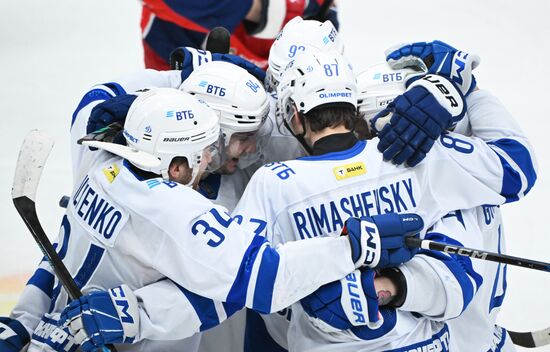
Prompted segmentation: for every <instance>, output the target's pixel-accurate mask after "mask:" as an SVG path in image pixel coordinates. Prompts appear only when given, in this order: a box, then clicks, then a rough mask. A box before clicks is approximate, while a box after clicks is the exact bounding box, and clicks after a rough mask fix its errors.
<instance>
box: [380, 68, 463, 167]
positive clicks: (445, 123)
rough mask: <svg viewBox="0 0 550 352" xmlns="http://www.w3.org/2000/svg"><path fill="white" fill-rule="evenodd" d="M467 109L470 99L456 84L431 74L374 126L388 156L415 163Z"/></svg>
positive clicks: (391, 105)
mask: <svg viewBox="0 0 550 352" xmlns="http://www.w3.org/2000/svg"><path fill="white" fill-rule="evenodd" d="M390 113H391V114H390ZM465 113H466V101H465V99H464V96H463V95H462V93H461V92H460V91H459V90H458V89H457V88H456V86H455V85H454V84H453V83H451V82H450V81H449V80H447V79H446V78H444V77H441V76H437V75H427V76H425V77H423V78H422V79H419V80H417V81H415V82H414V83H413V84H411V85H410V86H409V88H408V89H407V90H406V91H405V93H403V94H402V95H400V96H398V97H397V98H395V99H394V101H393V102H391V103H390V104H388V106H387V107H386V109H384V110H382V111H381V112H379V113H378V114H377V115H376V116H375V117H374V118H373V119H372V120H371V128H372V129H373V130H374V131H376V132H377V133H378V138H379V139H380V141H379V142H378V150H379V151H380V152H382V153H383V155H384V159H385V160H391V161H393V162H394V163H395V164H398V165H399V164H403V163H406V164H407V165H408V166H415V165H417V164H418V163H419V162H421V161H422V160H423V159H424V158H425V157H426V154H427V153H428V152H429V151H430V149H431V148H432V146H433V144H434V142H435V141H436V140H437V139H438V138H439V137H440V136H441V134H442V133H443V132H444V131H445V130H447V129H449V128H452V127H454V126H455V125H456V123H457V122H458V121H460V120H461V119H462V117H464V114H465Z"/></svg>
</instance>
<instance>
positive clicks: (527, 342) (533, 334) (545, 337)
mask: <svg viewBox="0 0 550 352" xmlns="http://www.w3.org/2000/svg"><path fill="white" fill-rule="evenodd" d="M508 334H509V335H510V338H511V339H512V342H513V343H514V345H518V346H522V347H527V348H534V347H541V346H546V345H550V328H546V329H542V330H538V331H529V332H516V331H510V330H508Z"/></svg>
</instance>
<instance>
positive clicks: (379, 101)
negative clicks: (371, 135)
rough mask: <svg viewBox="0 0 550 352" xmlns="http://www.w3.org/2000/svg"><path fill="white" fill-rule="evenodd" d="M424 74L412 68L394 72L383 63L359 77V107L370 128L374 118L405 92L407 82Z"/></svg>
mask: <svg viewBox="0 0 550 352" xmlns="http://www.w3.org/2000/svg"><path fill="white" fill-rule="evenodd" d="M422 74H424V72H422V71H417V70H415V69H412V68H402V69H399V70H394V69H392V68H391V67H390V66H389V65H388V63H387V62H382V63H379V64H376V65H373V66H371V67H369V68H367V69H366V70H365V71H363V72H361V73H360V74H358V75H357V107H358V109H359V112H360V113H362V114H363V118H364V119H365V120H366V121H367V124H368V126H369V128H371V127H372V126H371V120H372V118H373V117H374V116H376V114H378V113H379V112H380V111H382V110H384V109H385V108H386V107H387V106H388V104H389V103H391V102H392V101H393V100H394V99H395V97H397V96H398V95H401V94H403V93H404V92H405V90H406V86H405V83H406V82H407V80H408V79H410V78H411V77H413V76H415V75H422Z"/></svg>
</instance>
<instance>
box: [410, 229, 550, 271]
mask: <svg viewBox="0 0 550 352" xmlns="http://www.w3.org/2000/svg"><path fill="white" fill-rule="evenodd" d="M405 243H406V244H407V246H409V247H416V248H423V249H431V250H434V251H439V252H445V253H449V254H456V255H462V256H465V257H470V258H475V259H482V260H489V261H492V262H497V263H503V264H510V265H514V266H520V267H523V268H529V269H535V270H541V271H546V272H550V263H545V262H539V261H536V260H531V259H525V258H519V257H514V256H511V255H506V254H499V253H494V252H487V251H483V250H480V249H472V248H467V247H460V246H453V245H450V244H446V243H440V242H434V241H430V240H421V239H419V238H416V237H407V238H406V239H405Z"/></svg>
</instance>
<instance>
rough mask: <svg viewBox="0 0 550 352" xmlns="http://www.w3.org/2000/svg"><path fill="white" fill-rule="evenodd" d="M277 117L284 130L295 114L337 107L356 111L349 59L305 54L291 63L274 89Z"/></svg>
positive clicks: (322, 53) (333, 55)
mask: <svg viewBox="0 0 550 352" xmlns="http://www.w3.org/2000/svg"><path fill="white" fill-rule="evenodd" d="M277 95H278V99H277V117H278V118H279V119H281V120H282V121H284V122H285V124H286V125H287V128H289V127H288V126H289V123H290V121H291V120H292V118H293V117H294V115H295V112H298V113H300V114H306V113H307V112H308V111H310V110H311V109H313V108H316V107H318V106H321V105H326V104H338V105H342V106H351V107H353V108H357V83H356V79H355V74H354V73H353V69H352V67H351V65H350V63H349V62H348V60H347V59H346V58H345V57H344V56H342V55H341V54H340V53H337V52H305V53H303V54H301V55H300V56H298V57H297V58H296V60H294V61H291V62H290V63H289V64H288V65H287V67H286V68H285V70H284V71H283V73H282V75H281V82H280V83H279V85H278V86H277Z"/></svg>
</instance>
